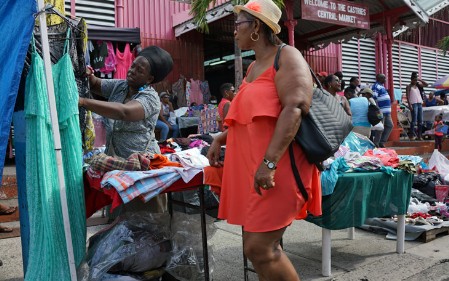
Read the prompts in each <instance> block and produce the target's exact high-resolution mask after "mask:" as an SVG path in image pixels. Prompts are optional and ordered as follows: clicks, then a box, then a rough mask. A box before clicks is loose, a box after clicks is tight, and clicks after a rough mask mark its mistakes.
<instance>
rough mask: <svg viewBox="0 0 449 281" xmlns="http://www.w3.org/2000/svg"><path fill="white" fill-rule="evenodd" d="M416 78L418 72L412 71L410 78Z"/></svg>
mask: <svg viewBox="0 0 449 281" xmlns="http://www.w3.org/2000/svg"><path fill="white" fill-rule="evenodd" d="M415 78H418V73H416V72H412V75H410V80H413V79H415Z"/></svg>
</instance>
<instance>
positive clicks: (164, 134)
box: [156, 120, 179, 141]
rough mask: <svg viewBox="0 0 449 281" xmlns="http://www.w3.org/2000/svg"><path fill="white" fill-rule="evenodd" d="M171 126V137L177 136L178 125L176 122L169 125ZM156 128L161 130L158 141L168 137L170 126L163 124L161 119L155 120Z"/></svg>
mask: <svg viewBox="0 0 449 281" xmlns="http://www.w3.org/2000/svg"><path fill="white" fill-rule="evenodd" d="M171 128H172V134H171V137H172V138H177V137H178V136H179V128H178V125H177V124H176V125H171ZM156 129H159V130H161V137H160V139H159V141H164V140H166V139H167V138H168V133H169V131H170V128H169V127H168V125H167V124H165V123H164V122H162V121H161V120H157V123H156Z"/></svg>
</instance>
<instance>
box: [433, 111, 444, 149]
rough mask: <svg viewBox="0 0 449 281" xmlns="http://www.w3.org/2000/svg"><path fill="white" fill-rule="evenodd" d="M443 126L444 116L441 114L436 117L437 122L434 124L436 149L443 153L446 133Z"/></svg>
mask: <svg viewBox="0 0 449 281" xmlns="http://www.w3.org/2000/svg"><path fill="white" fill-rule="evenodd" d="M443 126H444V123H443V115H442V114H441V113H440V114H438V115H437V116H435V122H433V129H434V130H435V149H438V151H441V148H442V145H443V137H444V133H443V132H442V131H441V128H442V127H443Z"/></svg>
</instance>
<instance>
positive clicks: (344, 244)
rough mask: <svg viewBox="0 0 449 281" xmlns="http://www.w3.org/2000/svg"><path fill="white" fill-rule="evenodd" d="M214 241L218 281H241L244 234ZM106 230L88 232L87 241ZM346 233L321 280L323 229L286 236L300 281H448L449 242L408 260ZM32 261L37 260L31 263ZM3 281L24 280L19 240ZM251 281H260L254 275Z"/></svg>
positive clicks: (5, 244)
mask: <svg viewBox="0 0 449 281" xmlns="http://www.w3.org/2000/svg"><path fill="white" fill-rule="evenodd" d="M215 225H216V226H217V228H218V230H217V232H216V234H215V235H214V237H212V239H211V240H210V243H211V244H212V250H213V253H214V256H215V265H214V272H213V274H212V276H213V280H218V281H242V280H244V278H243V258H242V241H241V228H240V227H239V226H233V225H229V224H227V223H226V222H223V221H220V222H216V223H215ZM103 227H104V226H94V227H89V228H88V236H90V235H92V234H94V233H96V232H97V231H98V230H100V229H101V228H103ZM347 237H348V232H347V230H338V231H332V276H331V277H323V276H322V275H321V228H319V227H317V226H315V225H313V224H311V223H308V222H305V221H295V222H294V223H293V224H292V226H290V227H289V228H288V229H287V231H286V233H285V235H284V248H285V251H286V252H287V254H288V256H289V257H290V259H291V260H292V262H293V264H294V266H295V267H296V269H297V271H298V272H299V274H300V276H301V280H319V281H320V280H333V281H350V280H369V281H373V280H388V281H396V280H397V281H399V280H408V281H420V280H432V281H443V280H449V236H443V237H439V238H437V239H436V240H434V241H431V242H428V243H422V242H406V243H405V249H406V253H405V254H402V255H400V254H397V253H396V252H395V250H396V241H394V240H387V239H385V235H381V234H374V233H370V232H366V231H364V230H360V229H356V235H355V239H354V240H349V239H348V238H347ZM30 258H32V257H30ZM0 259H1V260H2V261H3V266H1V267H0V280H1V281H19V280H23V271H22V258H21V246H20V238H9V239H0ZM250 280H257V277H256V275H255V274H254V273H250Z"/></svg>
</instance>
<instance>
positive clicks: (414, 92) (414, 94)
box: [409, 86, 422, 104]
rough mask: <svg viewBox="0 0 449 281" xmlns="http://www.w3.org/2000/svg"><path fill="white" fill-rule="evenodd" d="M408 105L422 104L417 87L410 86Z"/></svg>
mask: <svg viewBox="0 0 449 281" xmlns="http://www.w3.org/2000/svg"><path fill="white" fill-rule="evenodd" d="M409 100H410V104H415V103H422V98H421V92H420V91H419V88H418V87H413V86H410V95H409Z"/></svg>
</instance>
